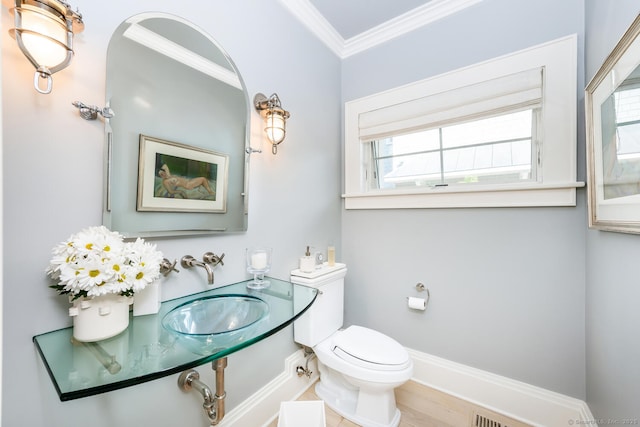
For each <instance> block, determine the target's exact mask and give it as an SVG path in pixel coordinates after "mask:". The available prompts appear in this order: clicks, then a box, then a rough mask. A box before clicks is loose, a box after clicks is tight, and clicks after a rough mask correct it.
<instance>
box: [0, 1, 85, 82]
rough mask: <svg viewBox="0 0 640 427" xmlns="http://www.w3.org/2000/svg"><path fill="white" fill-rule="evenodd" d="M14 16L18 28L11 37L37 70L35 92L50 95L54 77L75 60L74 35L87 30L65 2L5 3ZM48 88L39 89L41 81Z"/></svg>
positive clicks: (11, 31) (78, 14)
mask: <svg viewBox="0 0 640 427" xmlns="http://www.w3.org/2000/svg"><path fill="white" fill-rule="evenodd" d="M2 3H3V5H4V6H6V7H7V8H8V9H9V11H10V12H11V13H12V14H13V15H14V24H15V28H12V29H10V30H9V34H11V37H13V38H14V39H15V40H16V42H17V43H18V47H19V48H20V50H21V51H22V53H23V54H24V56H26V57H27V59H28V60H29V61H30V62H31V64H33V66H34V67H35V68H36V73H35V75H34V77H33V85H34V86H35V89H36V90H37V91H38V92H40V93H43V94H47V93H51V89H52V87H53V80H52V78H51V75H52V74H53V73H55V72H57V71H60V70H62V69H63V68H65V67H66V66H67V65H69V63H70V62H71V58H72V57H73V35H74V33H79V32H82V30H84V23H83V22H82V15H81V14H80V12H77V11H76V12H74V11H73V10H71V7H70V6H69V5H68V4H67V3H65V2H64V1H63V0H2ZM39 79H43V80H46V86H45V87H41V86H40V83H41V82H40V80H39Z"/></svg>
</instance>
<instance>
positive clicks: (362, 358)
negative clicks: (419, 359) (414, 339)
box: [333, 326, 409, 370]
mask: <svg viewBox="0 0 640 427" xmlns="http://www.w3.org/2000/svg"><path fill="white" fill-rule="evenodd" d="M333 352H334V353H335V354H336V355H337V356H338V357H340V358H342V359H345V360H347V361H349V362H351V363H354V364H357V365H359V366H363V367H366V368H369V369H379V370H391V369H398V368H401V366H402V365H405V364H406V363H407V362H408V360H409V355H408V354H407V351H406V350H405V349H404V347H402V346H401V345H400V344H399V343H398V342H397V341H395V340H394V339H392V338H390V337H388V336H386V335H384V334H381V333H380V332H378V331H374V330H372V329H368V328H364V327H362V326H349V327H348V328H347V329H345V330H344V331H341V332H340V333H339V334H336V336H335V337H334V340H333Z"/></svg>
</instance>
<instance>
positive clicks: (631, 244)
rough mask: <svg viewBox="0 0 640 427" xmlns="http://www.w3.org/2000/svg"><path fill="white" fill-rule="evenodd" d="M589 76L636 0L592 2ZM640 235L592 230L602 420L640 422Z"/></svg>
mask: <svg viewBox="0 0 640 427" xmlns="http://www.w3.org/2000/svg"><path fill="white" fill-rule="evenodd" d="M586 5H587V13H586V26H585V28H586V52H585V56H586V78H587V81H589V80H590V79H591V78H592V77H593V76H594V75H595V74H596V72H597V71H598V69H599V68H600V65H601V64H602V62H603V61H604V60H605V58H606V57H607V55H608V54H609V52H611V50H612V49H613V47H614V46H615V45H616V43H617V42H618V40H619V39H620V37H621V36H622V34H624V32H625V31H626V29H627V27H628V26H629V25H630V24H631V22H633V20H634V19H635V18H636V16H638V13H640V5H638V2H637V1H636V0H616V1H611V0H587V2H586ZM639 257H640V236H634V235H628V234H619V233H608V232H603V231H595V230H589V231H588V233H587V269H586V286H587V288H586V289H587V305H586V331H587V336H586V338H587V339H586V341H587V351H586V355H587V403H588V404H589V407H590V408H591V411H592V412H593V414H594V416H595V417H596V418H600V419H604V420H608V419H610V420H623V419H632V420H634V419H635V420H636V422H637V420H638V418H639V417H640V409H639V407H638V402H639V400H640V368H639V367H638V361H639V360H640V340H639V339H638V336H639V335H638V328H639V325H640V310H638V301H640V284H639V283H638V259H639Z"/></svg>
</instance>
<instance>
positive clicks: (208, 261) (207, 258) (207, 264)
mask: <svg viewBox="0 0 640 427" xmlns="http://www.w3.org/2000/svg"><path fill="white" fill-rule="evenodd" d="M223 258H224V254H222V255H220V256H218V255H216V254H214V253H213V252H207V253H205V254H204V255H203V257H202V261H198V260H197V259H195V258H194V257H192V256H191V255H185V256H183V257H182V260H181V261H180V265H182V267H184V268H191V267H194V266H195V267H202V268H204V269H205V270H206V271H207V283H209V284H210V285H213V269H214V268H216V266H217V265H218V264H222V265H224V262H223V261H222V259H223Z"/></svg>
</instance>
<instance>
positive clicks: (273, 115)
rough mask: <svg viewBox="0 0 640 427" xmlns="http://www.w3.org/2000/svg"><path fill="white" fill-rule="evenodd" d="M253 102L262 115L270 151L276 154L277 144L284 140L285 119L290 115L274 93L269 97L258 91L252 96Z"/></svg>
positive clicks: (285, 131)
mask: <svg viewBox="0 0 640 427" xmlns="http://www.w3.org/2000/svg"><path fill="white" fill-rule="evenodd" d="M253 104H254V106H255V107H256V110H257V111H258V112H259V113H260V115H261V116H262V117H264V120H265V128H264V131H265V132H266V134H267V138H268V139H269V142H271V144H272V145H271V152H272V153H273V154H277V153H278V144H280V143H281V142H282V141H284V137H285V135H286V133H287V119H288V118H289V117H290V116H291V115H290V114H289V112H288V111H286V110H284V109H283V108H282V105H281V104H280V98H278V95H277V94H275V93H274V94H273V95H271V96H270V97H269V98H267V97H266V96H264V94H262V93H258V94H257V95H256V96H255V97H254V98H253Z"/></svg>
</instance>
